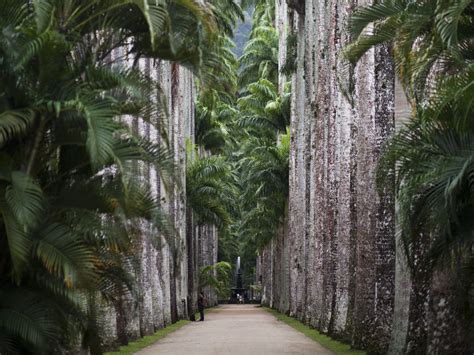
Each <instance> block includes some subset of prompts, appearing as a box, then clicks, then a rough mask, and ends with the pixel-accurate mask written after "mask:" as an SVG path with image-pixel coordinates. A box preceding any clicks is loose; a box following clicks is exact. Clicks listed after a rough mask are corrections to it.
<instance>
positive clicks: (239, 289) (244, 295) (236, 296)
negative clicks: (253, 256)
mask: <svg viewBox="0 0 474 355" xmlns="http://www.w3.org/2000/svg"><path fill="white" fill-rule="evenodd" d="M235 286H236V287H234V288H231V290H232V293H231V295H230V300H229V303H245V302H247V301H248V289H246V288H244V287H243V283H242V270H241V268H240V256H238V257H237V264H236V285H235Z"/></svg>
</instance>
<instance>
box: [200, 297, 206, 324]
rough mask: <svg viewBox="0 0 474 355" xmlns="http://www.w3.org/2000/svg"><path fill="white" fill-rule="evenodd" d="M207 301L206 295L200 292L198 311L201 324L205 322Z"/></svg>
mask: <svg viewBox="0 0 474 355" xmlns="http://www.w3.org/2000/svg"><path fill="white" fill-rule="evenodd" d="M205 303H206V299H205V298H204V294H203V293H202V292H199V296H198V310H199V315H200V319H199V321H200V322H204V307H205Z"/></svg>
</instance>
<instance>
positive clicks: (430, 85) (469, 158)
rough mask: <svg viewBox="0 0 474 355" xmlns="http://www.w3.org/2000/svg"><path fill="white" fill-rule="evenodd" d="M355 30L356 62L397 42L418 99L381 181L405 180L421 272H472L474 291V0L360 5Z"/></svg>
mask: <svg viewBox="0 0 474 355" xmlns="http://www.w3.org/2000/svg"><path fill="white" fill-rule="evenodd" d="M369 26H371V30H370V31H369V30H368V28H369ZM350 29H351V33H352V36H353V38H354V41H353V43H352V44H351V45H350V46H349V47H348V48H347V49H346V57H347V58H348V60H349V61H350V62H351V63H352V64H353V65H355V64H356V63H357V62H358V60H359V59H360V58H361V56H362V55H363V54H364V53H366V52H367V51H369V50H370V49H371V48H373V47H374V46H376V45H378V44H382V43H388V44H389V45H390V48H391V51H392V55H393V58H394V62H395V69H396V73H397V77H398V80H399V81H400V83H401V84H402V86H403V89H404V91H405V94H406V96H407V98H408V102H409V104H410V108H411V116H410V120H409V122H408V123H407V125H406V126H405V127H403V128H402V129H401V130H400V131H399V132H398V133H396V135H395V136H394V137H393V138H392V139H391V140H390V142H389V143H388V145H387V147H386V150H385V153H384V156H383V157H382V160H381V162H380V164H379V176H380V178H379V180H380V186H383V185H384V183H385V181H384V178H386V177H387V176H388V177H389V178H390V176H392V177H393V176H396V180H395V181H396V192H397V197H398V201H399V212H398V220H399V222H400V229H401V236H402V240H403V241H404V246H405V250H406V255H407V257H408V261H409V264H410V266H411V269H412V272H413V273H415V274H416V272H417V270H420V269H423V268H428V269H430V270H431V269H432V268H433V267H436V266H440V265H451V267H452V268H453V269H455V270H457V271H458V272H460V273H461V274H466V275H468V278H467V280H466V279H465V285H464V286H465V287H466V289H469V287H470V285H471V284H472V282H473V279H472V275H474V273H472V270H473V269H474V258H473V255H472V247H473V243H474V218H473V213H474V189H473V187H474V120H473V118H474V110H473V105H472V103H473V98H474V3H473V2H472V1H458V0H420V1H407V0H385V1H380V2H377V3H376V4H373V5H370V6H365V7H360V8H359V9H358V10H357V11H356V12H355V13H354V14H353V16H352V18H351V21H350ZM427 232H428V233H429V235H430V237H429V238H428V240H427V239H426V234H427ZM420 245H421V252H420ZM465 268H467V269H465ZM466 270H470V271H468V272H467V273H465V272H464V271H466Z"/></svg>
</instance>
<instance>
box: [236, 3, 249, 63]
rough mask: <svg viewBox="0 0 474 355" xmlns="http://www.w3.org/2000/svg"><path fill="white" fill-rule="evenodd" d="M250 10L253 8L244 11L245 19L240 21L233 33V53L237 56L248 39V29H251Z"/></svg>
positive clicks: (240, 53)
mask: <svg viewBox="0 0 474 355" xmlns="http://www.w3.org/2000/svg"><path fill="white" fill-rule="evenodd" d="M252 12H253V9H251V10H247V11H245V21H243V22H240V23H239V24H238V25H237V29H236V31H235V35H234V42H235V48H234V53H235V55H236V56H237V58H239V57H240V56H241V55H242V53H243V51H244V47H245V43H246V42H247V41H248V39H249V36H250V31H252Z"/></svg>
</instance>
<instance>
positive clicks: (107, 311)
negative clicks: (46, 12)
mask: <svg viewBox="0 0 474 355" xmlns="http://www.w3.org/2000/svg"><path fill="white" fill-rule="evenodd" d="M123 51H125V48H124V49H122V50H119V51H117V53H113V54H112V59H113V57H114V56H116V57H117V58H120V57H122V55H123ZM134 63H135V65H137V66H138V68H139V69H140V70H141V71H142V72H144V73H145V74H146V75H148V76H150V77H152V78H153V79H155V80H157V81H158V82H159V83H160V85H161V88H160V89H157V90H156V93H155V95H156V100H157V105H162V101H163V100H162V99H160V96H159V95H163V94H164V95H165V97H166V99H165V101H166V106H167V107H163V106H161V109H163V110H167V111H168V115H167V116H168V120H167V121H165V120H163V119H162V118H159V117H156V118H153V117H152V119H156V120H159V121H156V122H157V123H159V124H161V125H165V126H162V130H164V131H166V132H167V137H168V141H169V148H170V150H171V151H172V154H173V157H174V162H175V165H176V167H177V171H176V178H175V179H174V180H173V182H172V186H167V187H166V189H165V186H164V183H163V180H162V179H161V178H160V175H159V172H158V171H156V170H155V169H154V168H153V167H151V166H150V165H148V164H139V165H138V166H136V173H137V174H139V175H140V176H141V177H142V178H143V181H144V182H146V183H149V184H150V187H151V189H152V191H153V193H154V195H155V197H156V198H157V200H159V201H161V202H162V208H163V210H164V211H166V212H168V214H169V216H170V219H171V222H172V223H174V226H175V228H176V231H177V233H176V236H164V235H162V234H160V233H159V231H158V232H157V231H156V229H155V230H152V228H151V226H150V225H149V223H147V222H145V221H143V222H142V223H141V224H140V228H139V237H138V238H137V240H136V243H135V245H134V246H133V250H131V251H130V255H129V256H128V257H126V259H125V260H124V263H125V264H126V265H128V267H127V269H128V270H127V271H128V272H129V273H130V275H132V276H133V279H134V282H135V287H134V288H133V289H132V290H130V291H125V292H124V293H123V295H122V296H121V297H120V299H119V300H118V301H117V302H115V304H114V305H111V304H107V303H105V302H104V301H101V300H97V302H95V304H96V308H97V315H98V317H97V322H98V324H97V325H98V334H97V336H98V339H99V340H98V341H97V342H96V343H97V344H100V350H101V351H103V352H104V351H108V350H114V349H117V347H118V346H119V345H123V344H126V343H128V342H129V341H133V340H136V339H137V338H139V337H143V336H145V335H150V334H153V333H154V332H155V331H156V330H158V329H159V328H163V327H165V326H167V325H169V324H171V323H173V322H176V321H177V320H178V319H183V318H188V316H189V311H188V306H189V305H188V303H189V302H194V300H195V299H196V298H197V296H196V292H197V287H196V285H197V279H196V277H197V274H198V273H197V272H198V267H197V260H198V259H197V258H196V256H197V250H196V248H197V247H198V244H197V242H196V239H195V237H196V235H194V231H195V226H194V225H193V221H192V219H191V220H189V219H188V220H187V219H186V212H187V211H186V195H185V191H186V179H185V177H186V174H185V173H186V148H185V146H186V140H191V141H193V139H194V138H193V137H194V101H195V95H196V90H195V84H194V79H193V75H192V73H191V72H190V71H188V70H187V69H185V68H184V67H181V66H179V65H177V64H172V63H169V62H166V61H154V60H150V59H147V58H140V59H139V60H137V61H135V60H134V58H132V57H129V58H128V59H126V60H124V61H123V64H124V65H129V66H132V65H134ZM121 120H123V121H125V122H127V123H128V124H129V125H130V126H131V127H132V128H133V129H134V130H137V131H139V132H140V133H141V134H143V135H145V136H147V137H149V138H150V139H151V140H152V141H153V142H155V143H160V144H164V142H163V141H162V136H161V135H160V134H159V133H158V131H157V129H155V128H154V127H152V126H150V125H149V124H147V123H145V121H144V120H142V119H141V118H140V117H131V116H127V117H122V118H121ZM212 233H214V234H212ZM212 233H211V234H209V235H210V236H208V235H206V237H205V238H203V243H211V246H210V248H211V251H212V253H215V254H216V257H217V234H216V233H215V231H214V230H213V232H212ZM199 247H201V248H204V246H202V245H200V246H199ZM189 257H193V258H191V259H190V261H189V262H188V258H189ZM205 257H206V258H208V259H206V262H216V257H215V258H214V254H212V256H209V255H208V254H205ZM188 277H190V279H188ZM213 302H214V298H213ZM190 310H192V307H191V308H190Z"/></svg>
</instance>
